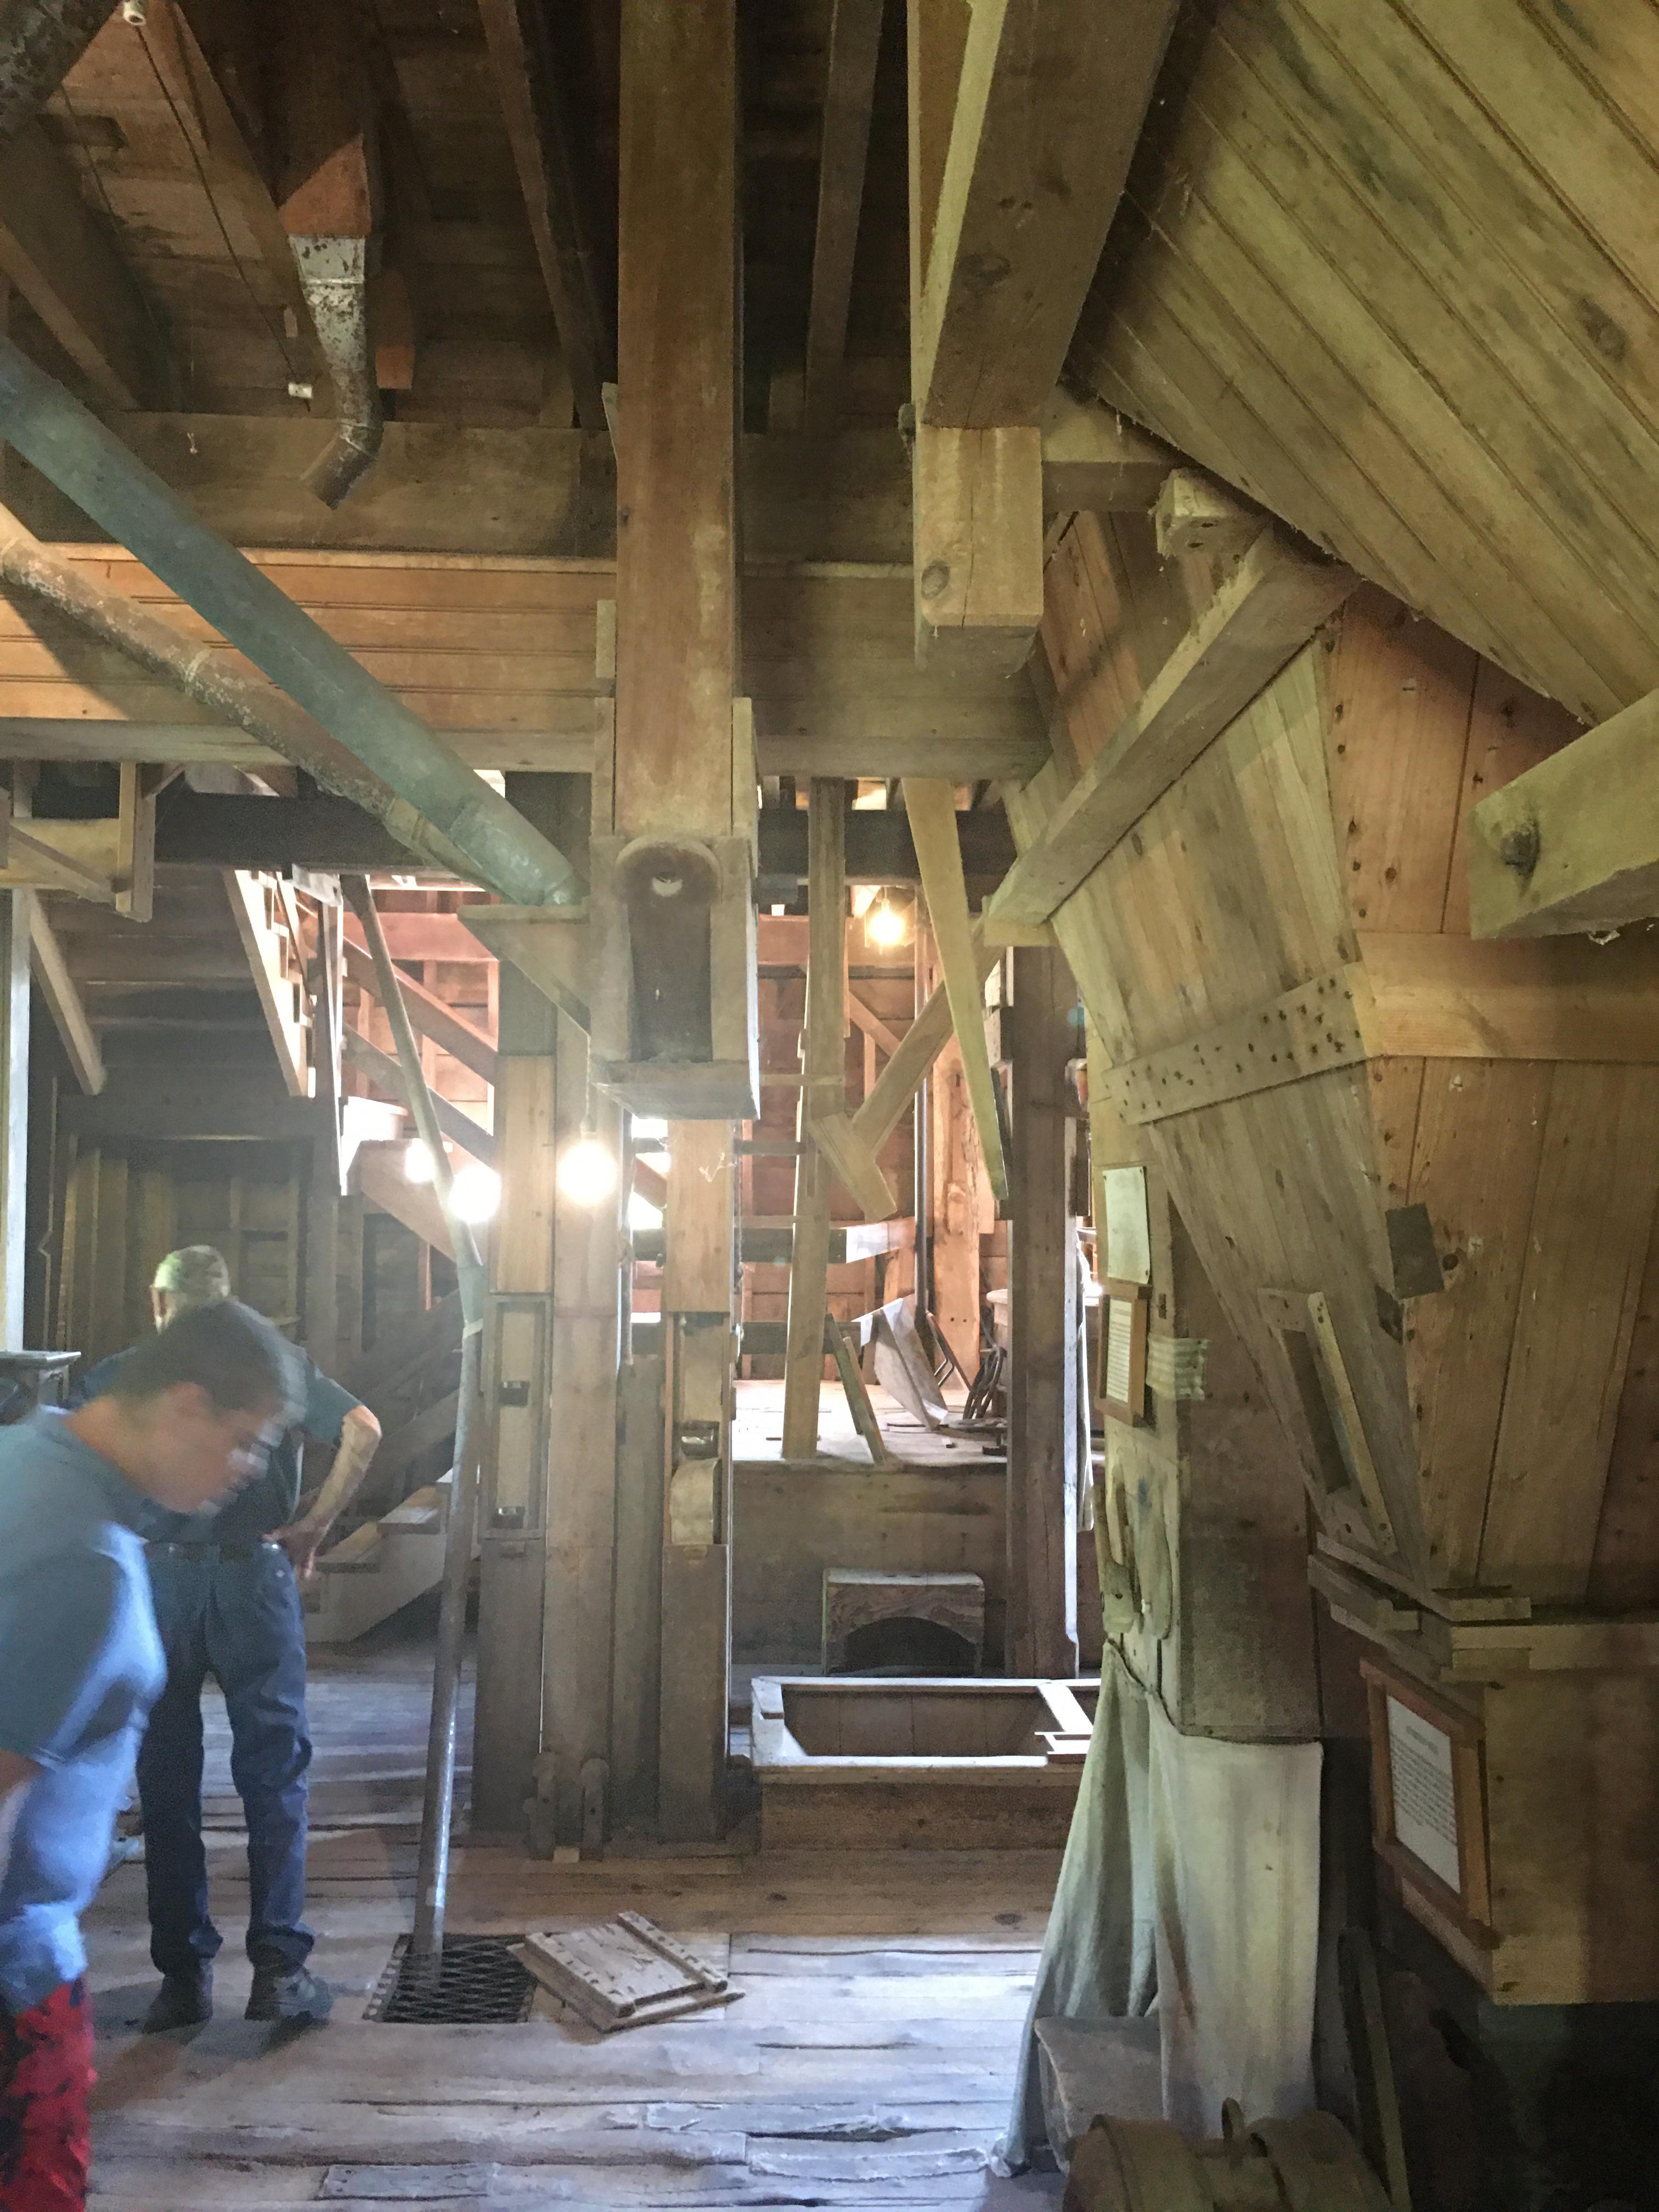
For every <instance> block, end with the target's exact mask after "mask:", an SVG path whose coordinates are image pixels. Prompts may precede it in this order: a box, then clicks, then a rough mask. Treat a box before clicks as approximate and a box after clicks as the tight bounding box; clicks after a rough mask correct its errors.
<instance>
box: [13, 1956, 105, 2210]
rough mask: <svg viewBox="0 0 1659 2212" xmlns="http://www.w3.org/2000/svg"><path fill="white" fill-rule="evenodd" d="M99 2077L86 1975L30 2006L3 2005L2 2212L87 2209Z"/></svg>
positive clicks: (60, 1987) (67, 1983)
mask: <svg viewBox="0 0 1659 2212" xmlns="http://www.w3.org/2000/svg"><path fill="white" fill-rule="evenodd" d="M93 2080H94V2075H93V2071H92V2006H91V2003H90V2002H89V2001H88V1996H87V1985H86V1984H85V1983H84V1982H83V1981H75V1982H61V1983H59V1984H58V1987H57V1988H56V1989H55V1990H53V1991H52V1995H51V1996H49V1997H47V1998H46V2000H45V2001H44V2002H42V2003H40V2004H38V2005H33V2006H32V2007H31V2008H30V2009H29V2010H28V2011H27V2012H20V2013H9V2012H7V2011H6V2010H5V2009H4V2008H3V2007H0V2212H81V2208H82V2206H84V2204H85V2203H86V2201H87V2167H88V2163H89V2160H90V2158H91V2153H92V2143H91V2139H90V2136H89V2134H88V2121H87V2096H88V2091H89V2090H90V2089H91V2087H92V2084H93Z"/></svg>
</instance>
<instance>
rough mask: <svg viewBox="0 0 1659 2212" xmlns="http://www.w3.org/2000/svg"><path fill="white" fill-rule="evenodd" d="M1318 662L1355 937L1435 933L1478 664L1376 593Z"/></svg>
mask: <svg viewBox="0 0 1659 2212" xmlns="http://www.w3.org/2000/svg"><path fill="white" fill-rule="evenodd" d="M1322 658H1323V659H1324V661H1325V662H1326V664H1327V678H1326V680H1327V684H1328V707H1327V713H1328V715H1329V718H1330V739H1329V749H1330V779H1331V811H1332V818H1333V819H1334V822H1335V823H1336V825H1337V834H1338V836H1339V839H1340V853H1341V868H1342V882H1343V887H1344V889H1345V890H1346V892H1347V895H1348V908H1349V912H1350V914H1351V915H1352V917H1353V924H1354V927H1355V928H1356V929H1397V930H1409V931H1415V932H1419V933H1423V932H1429V931H1434V930H1437V929H1439V928H1440V927H1441V926H1442V922H1443V917H1444V915H1445V911H1446V898H1447V884H1448V881H1449V877H1450V873H1451V864H1452V842H1453V838H1454V835H1455V825H1456V823H1457V820H1458V800H1459V795H1460V793H1461V791H1462V785H1463V771H1464V757H1465V755H1466V753H1467V752H1468V730H1469V711H1470V702H1471V699H1472V697H1473V696H1474V685H1475V673H1476V670H1477V668H1478V667H1479V665H1480V662H1479V659H1478V656H1477V655H1476V654H1475V653H1472V652H1471V651H1470V650H1469V648H1468V646H1466V645H1462V644H1460V643H1459V642H1458V641H1457V640H1456V639H1455V638H1453V637H1448V636H1447V635H1446V634H1445V632H1444V631H1443V630H1437V629H1432V628H1431V627H1430V626H1429V625H1427V624H1425V623H1413V621H1412V618H1411V617H1410V615H1409V614H1408V613H1407V611H1406V609H1405V608H1404V607H1402V606H1401V605H1400V602H1399V601H1398V600H1397V599H1390V598H1389V595H1388V594H1387V592H1380V591H1377V590H1376V589H1375V588H1374V587H1373V588H1370V589H1368V590H1362V591H1360V592H1357V593H1356V594H1355V596H1354V598H1353V599H1351V600H1350V601H1349V603H1348V605H1347V606H1346V608H1345V609H1344V611H1343V616H1342V620H1341V623H1340V625H1338V626H1337V627H1336V629H1335V631H1334V643H1333V646H1332V649H1331V650H1330V651H1329V653H1328V654H1326V655H1324V656H1322Z"/></svg>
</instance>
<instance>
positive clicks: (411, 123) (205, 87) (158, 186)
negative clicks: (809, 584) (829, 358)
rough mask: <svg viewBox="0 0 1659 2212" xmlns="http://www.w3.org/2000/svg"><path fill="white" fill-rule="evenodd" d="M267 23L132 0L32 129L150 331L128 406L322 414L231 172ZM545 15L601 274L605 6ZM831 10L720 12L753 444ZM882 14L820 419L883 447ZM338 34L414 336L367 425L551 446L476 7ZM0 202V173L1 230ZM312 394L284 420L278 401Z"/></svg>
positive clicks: (24, 320)
mask: <svg viewBox="0 0 1659 2212" xmlns="http://www.w3.org/2000/svg"><path fill="white" fill-rule="evenodd" d="M281 12H282V11H281V10H280V9H277V8H276V6H275V4H274V0H271V4H269V5H267V4H266V0H153V4H152V6H151V8H150V9H149V21H148V23H147V24H145V25H143V26H133V25H131V24H128V23H126V22H125V21H124V20H123V19H122V17H121V15H120V14H119V13H117V14H116V15H114V16H113V17H112V20H111V21H110V22H109V24H108V25H107V27H106V28H105V29H104V30H103V31H102V32H101V33H100V34H99V36H98V37H97V38H96V39H95V40H94V41H93V44H92V46H90V48H89V49H88V52H87V54H86V55H85V57H84V58H82V61H81V62H80V63H79V64H77V65H76V68H75V69H74V70H71V71H70V75H69V77H68V79H67V81H66V82H65V83H64V87H63V88H62V89H61V90H60V91H59V92H58V94H56V95H55V96H54V98H53V99H52V101H51V103H50V105H49V106H48V108H47V111H46V114H45V116H44V118H42V125H41V129H42V131H43V132H44V135H45V137H46V139H47V140H48V141H49V142H50V144H49V145H48V147H47V148H46V155H47V157H48V158H51V157H52V155H53V154H54V152H55V155H56V158H57V161H58V166H59V167H60V168H63V169H64V170H65V171H66V173H67V174H68V175H69V176H70V179H72V180H73V181H75V182H77V183H78V185H79V189H80V197H81V198H82V201H83V203H84V204H85V205H86V207H87V208H88V209H89V210H91V211H92V212H93V214H94V217H95V218H96V219H97V220H98V222H100V223H101V224H103V225H104V226H105V227H106V228H108V229H109V230H111V231H112V234H113V237H114V240H115V243H116V245H117V247H118V252H119V254H120V256H121V258H122V260H123V261H124V262H125V264H126V265H127V268H128V270H130V272H131V276H133V277H134V278H135V279H136V281H137V295H138V298H139V299H140V300H141V301H142V303H143V317H144V318H146V319H148V323H149V328H148V329H147V330H146V329H140V331H139V332H138V337H140V338H142V339H143V340H144V341H145V342H146V343H147V345H148V347H149V351H150V352H152V353H159V354H160V356H161V360H160V362H157V363H154V364H152V366H153V368H154V371H155V373H154V374H152V375H150V376H149V380H148V381H147V382H146V385H145V388H144V390H143V392H142V393H131V392H130V393H129V395H128V398H127V402H126V404H133V403H134V402H135V401H136V402H137V404H139V405H140V406H143V407H145V408H148V409H152V410H154V409H157V408H167V407H171V408H173V409H174V410H180V409H181V410H186V411H192V412H204V413H211V414H219V415H233V416H235V415H240V416H248V415H257V416H289V417H300V418H303V417H304V416H307V413H308V412H309V413H311V414H313V415H314V416H319V417H324V418H325V416H326V397H327V387H326V384H325V381H324V380H323V379H322V378H321V375H320V373H319V371H318V369H317V366H316V362H315V357H314V355H313V351H312V349H311V344H310V340H309V335H308V331H307V327H306V325H305V320H304V317H303V313H296V312H292V311H293V310H294V309H295V305H296V302H295V285H294V279H293V276H292V272H291V270H289V268H288V267H287V266H286V265H285V264H284V261H283V253H282V252H280V251H278V250H277V249H278V246H279V245H280V234H279V233H277V234H275V235H273V232H272V227H271V224H270V220H269V217H268V216H262V213H261V210H259V208H258V200H259V197H260V194H259V188H258V183H257V180H256V181H254V182H253V183H252V184H251V183H250V179H249V177H248V175H247V174H246V170H247V167H248V165H249V162H250V159H251V162H252V167H253V168H254V169H255V170H256V171H263V172H264V174H265V175H266V176H267V177H269V176H270V175H273V174H274V173H276V167H277V163H278V159H279V155H280V149H279V147H278V146H277V144H276V129H275V125H274V123H273V120H272V118H273V115H274V114H275V112H276V106H277V103H276V98H275V91H276V88H275V85H274V82H273V80H274V78H275V76H276V70H277V68H278V65H279V55H280V47H279V42H278V40H276V37H275V36H274V35H272V36H269V37H268V36H265V35H264V33H266V32H268V31H272V29H273V26H274V25H275V24H276V18H277V16H278V15H279V14H280V13H281ZM509 12H510V11H509ZM831 14H832V8H831V0H744V6H743V7H742V8H741V9H740V17H741V22H742V31H743V39H744V55H743V68H744V132H743V137H744V262H745V267H744V289H745V325H744V328H745V351H746V356H747V358H746V363H745V367H746V370H747V374H746V378H745V383H746V390H747V398H746V410H747V420H748V425H749V427H750V428H756V429H760V428H765V427H766V426H767V415H768V410H769V400H770V394H771V391H772V386H773V383H774V380H775V376H777V374H779V372H782V373H783V377H784V382H785V385H786V387H787V386H788V382H789V379H790V376H791V375H792V374H793V388H794V391H795V392H798V391H799V366H800V364H801V363H802V362H804V360H805V351H806V330H807V321H808V312H809V303H810V296H811V285H812V271H813V263H814V236H815V228H816V224H817V197H818V173H819V158H820V153H821V149H822V144H823V129H824V119H823V106H824V94H825V85H826V81H827V73H828V70H829V32H830V21H831ZM886 14H887V21H886V24H885V30H884V41H885V43H884V51H883V56H882V62H883V66H882V69H881V71H880V74H879V76H878V83H877V87H876V90H875V95H874V100H873V103H872V111H871V118H870V135H869V154H868V171H867V173H868V176H869V179H870V189H869V191H868V192H867V193H866V196H865V209H866V219H865V220H863V221H862V222H860V224H859V225H858V232H857V253H856V258H855V262H854V270H853V285H852V295H851V298H852V306H851V312H850V317H849V322H848V349H849V352H850V353H851V355H852V356H853V357H854V358H853V362H852V366H851V368H850V370H849V373H848V378H847V380H846V382H845V387H844V390H843V392H842V417H843V419H845V420H850V421H852V422H859V421H860V420H862V421H864V422H879V423H881V424H882V425H884V426H885V427H889V428H890V426H891V424H892V422H893V420H894V416H895V413H896V409H897V407H898V404H899V403H900V401H901V400H902V398H904V397H905V394H906V388H907V382H908V336H907V325H906V300H907V282H908V277H907V264H906V258H905V257H906V252H907V240H908V231H907V222H906V214H905V197H904V174H905V159H906V155H905V137H904V88H903V76H902V43H903V42H902V10H899V9H896V8H890V9H888V10H887V11H886ZM267 17H269V18H270V20H269V21H267ZM361 18H362V27H363V48H362V52H363V60H364V64H365V72H366V78H367V85H368V102H369V105H370V107H371V109H372V112H373V114H374V118H376V119H377V122H378V126H379V137H380V156H381V164H380V167H381V194H382V236H381V253H382V266H383V268H384V269H385V270H387V271H388V272H391V280H383V281H395V282H396V283H399V284H401V285H402V286H403V287H404V288H406V290H407V294H408V296H409V301H410V308H411V310H412V314H413V324H414V334H415V359H416V368H415V375H414V380H413V385H412V388H410V389H409V390H407V391H404V392H398V395H397V398H396V400H395V404H394V407H393V409H392V410H391V411H392V412H394V413H395V416H396V417H397V419H398V420H399V421H401V422H458V423H460V422H464V423H465V424H466V425H468V426H470V427H471V428H490V427H511V426H520V425H524V426H529V425H537V424H540V425H550V426H552V427H554V428H569V427H571V424H572V422H573V421H574V419H575V410H574V404H573V392H572V380H571V377H570V374H569V373H568V368H567V367H566V364H565V362H564V360H563V358H562V351H561V348H560V345H559V343H558V338H557V334H556V328H555V321H554V314H553V309H552V306H551V304H550V297H549V289H548V286H547V283H545V282H544V276H543V274H542V271H541V268H540V266H539V264H538V257H537V250H536V243H535V240H534V237H533V235H532V225H531V221H530V218H529V216H528V214H527V212H526V191H525V189H524V186H523V185H522V183H521V179H520V169H519V167H518V166H517V165H516V164H515V143H514V139H513V137H511V136H510V135H509V127H508V119H507V118H508V114H509V113H511V112H513V104H512V102H511V101H508V102H507V106H506V107H505V108H504V100H503V90H502V88H501V84H499V83H498V81H497V77H496V75H495V69H494V68H493V67H492V56H491V51H490V48H489V44H488V43H487V40H486V36H485V27H484V22H483V16H482V15H481V11H480V9H479V8H478V6H477V4H476V0H368V4H366V5H365V6H364V7H363V9H362V11H361ZM544 19H545V23H546V26H547V33H548V37H549V39H550V41H551V47H550V56H549V58H550V64H551V65H552V66H553V67H554V68H556V70H557V71H558V75H559V79H560V90H561V94H562V99H563V101H564V104H565V107H566V109H567V111H568V112H574V115H575V116H576V117H577V118H578V128H577V130H576V131H575V133H574V138H575V142H576V145H577V150H578V153H579V156H580V166H581V174H580V179H579V181H580V185H581V188H582V191H583V195H584V197H585V198H586V200H588V201H589V202H591V204H592V207H593V209H594V210H595V211H596V218H597V223H596V227H597V229H598V232H599V261H600V263H601V264H604V263H605V261H606V260H607V258H608V259H610V260H611V262H612V263H614V252H615V243H614V237H615V210H616V103H617V19H618V0H571V4H568V5H563V6H560V7H553V8H549V9H546V10H544ZM520 112H521V111H520ZM520 135H521V136H522V134H520ZM523 150H524V149H523V147H522V145H520V147H519V148H518V151H519V152H520V155H522V153H523ZM32 174H33V172H32ZM20 189H21V178H20ZM5 194H6V180H5V178H4V177H3V176H0V228H3V225H4V221H5V216H6V209H5V204H4V203H5ZM37 197H38V195H37ZM267 197H269V195H268V194H267ZM855 206H856V203H855ZM613 281H614V279H613ZM608 304H609V303H608V302H607V306H608ZM285 310H288V311H289V312H287V313H285ZM126 312H127V313H129V315H130V316H131V313H133V307H132V305H131V303H129V305H128V307H127V309H126ZM12 315H13V319H12V332H13V335H14V336H15V337H17V339H18V341H19V343H22V344H23V345H24V346H25V348H26V349H27V351H29V352H30V353H32V354H34V355H36V356H38V357H39V358H40V359H41V360H43V361H45V362H47V363H48V364H49V365H50V366H51V367H52V368H53V370H54V372H55V373H58V374H62V375H63V376H64V378H65V380H67V381H69V382H70V384H71V385H72V386H73V387H74V388H75V389H76V391H77V392H80V393H81V394H82V396H84V397H85V398H88V400H89V401H90V402H92V403H93V404H101V405H102V406H108V405H110V404H121V398H120V394H121V390H122V386H121V382H120V380H119V378H118V377H117V376H116V375H115V374H113V373H112V372H110V371H109V370H107V369H106V370H105V371H104V372H103V373H102V374H98V373H94V374H88V371H87V368H86V367H85V365H84V364H83V362H81V361H79V360H77V359H76V357H75V356H74V355H73V354H72V353H70V352H69V351H66V350H65V349H64V347H63V346H62V345H61V344H60V343H58V340H57V339H56V338H54V337H53V336H52V331H51V329H50V328H49V326H48V323H47V321H46V320H43V319H42V316H41V314H40V312H39V310H38V307H37V306H36V305H35V304H34V303H33V302H32V301H30V299H29V298H28V296H27V293H22V292H20V294H19V295H18V296H17V297H16V298H15V301H14V305H13V310H12ZM313 379H314V380H315V381H316V384H317V388H318V395H319V396H318V400H317V403H316V404H315V405H313V406H312V407H311V408H309V409H308V408H307V402H306V401H305V400H304V399H303V398H293V397H291V396H290V395H289V389H288V387H289V383H290V381H296V382H303V381H306V380H313ZM125 381H126V384H127V385H128V386H131V383H132V382H133V381H134V379H133V377H132V375H131V373H128V374H127V375H126V378H125ZM785 404H786V407H787V405H788V404H789V401H788V399H787V398H786V402H785ZM785 427H788V425H787V424H786V426H785ZM796 427H798V425H796Z"/></svg>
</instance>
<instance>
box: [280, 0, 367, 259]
mask: <svg viewBox="0 0 1659 2212" xmlns="http://www.w3.org/2000/svg"><path fill="white" fill-rule="evenodd" d="M274 29H275V33H276V35H275V37H274V39H273V40H272V42H271V54H270V60H271V64H272V68H271V71H270V74H271V77H272V88H271V91H272V100H273V105H274V107H275V111H276V125H277V131H276V135H277V140H278V144H279V147H280V149H281V150H280V161H279V165H278V174H277V182H276V210H277V213H278V214H279V216H281V217H282V222H283V229H284V230H285V231H286V232H287V233H288V234H289V237H290V238H371V237H373V235H374V232H375V230H376V228H378V210H377V209H376V205H375V200H376V185H377V182H378V178H377V171H378V167H379V161H378V153H377V149H376V147H375V143H374V108H373V104H372V101H371V100H370V96H369V85H368V70H367V69H366V67H365V64H364V57H363V50H362V41H361V39H360V38H359V37H358V36H357V35H356V33H355V27H354V25H353V22H352V19H351V15H350V11H349V9H343V8H340V7H338V6H337V5H336V4H335V0H286V3H285V5H284V6H283V10H282V13H281V15H280V16H279V17H278V18H277V20H276V25H275V26H274Z"/></svg>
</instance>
